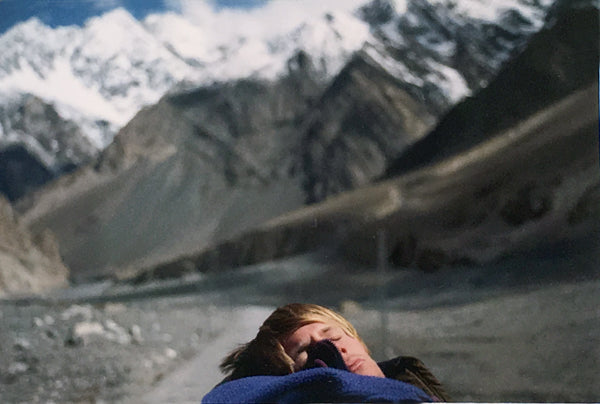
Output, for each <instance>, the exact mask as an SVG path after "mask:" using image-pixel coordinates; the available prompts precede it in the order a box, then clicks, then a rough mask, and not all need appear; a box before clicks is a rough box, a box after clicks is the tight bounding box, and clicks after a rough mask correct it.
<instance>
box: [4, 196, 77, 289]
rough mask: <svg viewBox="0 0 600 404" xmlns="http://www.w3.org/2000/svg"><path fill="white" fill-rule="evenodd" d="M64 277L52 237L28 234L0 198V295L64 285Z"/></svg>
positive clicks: (61, 263)
mask: <svg viewBox="0 0 600 404" xmlns="http://www.w3.org/2000/svg"><path fill="white" fill-rule="evenodd" d="M67 277H68V270H67V268H66V267H65V265H64V264H63V262H62V260H61V258H60V255H59V252H58V245H57V243H56V239H55V238H54V237H53V235H52V234H51V233H50V232H48V231H45V232H42V233H38V234H32V233H31V232H30V231H29V230H28V229H27V228H26V226H25V225H24V224H23V223H22V221H21V220H20V219H19V217H18V215H17V214H16V213H15V212H14V210H13V209H12V207H11V205H10V203H9V202H8V201H7V200H6V199H4V198H2V197H0V296H6V295H7V294H18V293H23V294H25V293H39V292H42V291H46V290H48V289H50V288H57V287H61V286H66V285H67Z"/></svg>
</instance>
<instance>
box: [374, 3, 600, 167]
mask: <svg viewBox="0 0 600 404" xmlns="http://www.w3.org/2000/svg"><path fill="white" fill-rule="evenodd" d="M599 35H600V33H599V31H598V10H597V9H596V8H595V7H582V8H569V9H567V10H564V11H563V12H562V14H561V17H560V18H559V19H558V20H557V21H556V22H555V23H554V24H553V25H552V26H551V28H547V29H544V30H542V31H541V32H539V33H538V34H537V35H535V36H534V37H533V39H532V40H531V42H530V44H529V46H528V47H527V49H526V50H525V51H523V52H522V54H521V55H520V56H519V57H518V58H516V59H514V60H513V61H511V62H510V63H508V64H507V65H506V66H505V67H504V68H503V69H502V70H501V72H500V73H499V74H498V76H497V77H496V79H495V80H494V81H493V82H492V83H490V85H489V86H487V87H486V88H485V89H483V90H482V91H481V92H479V93H478V94H477V95H476V96H474V97H470V98H467V99H466V100H464V101H463V102H461V103H459V104H458V105H457V106H456V107H455V108H453V109H452V111H451V112H449V113H448V114H447V115H446V116H444V117H443V118H442V119H441V120H440V122H439V123H438V125H437V127H436V128H435V129H434V130H433V131H431V132H430V133H429V134H427V136H425V137H423V138H422V139H421V140H419V141H418V142H416V143H415V144H414V145H412V146H411V147H410V148H408V149H407V150H405V151H404V152H403V153H402V154H401V155H400V157H398V158H397V159H396V160H395V161H393V162H392V163H391V165H390V167H389V169H388V171H387V174H386V175H385V177H386V178H391V177H393V176H395V175H398V174H401V173H404V172H407V171H408V170H411V169H414V168H417V167H423V166H426V165H428V164H430V163H432V162H437V161H440V160H441V159H443V158H446V157H448V156H451V155H453V154H455V153H459V152H462V151H464V150H467V149H468V148H469V147H472V146H473V145H475V144H477V143H479V142H481V141H482V140H484V139H486V138H488V137H489V136H490V135H491V134H493V133H497V132H499V131H501V130H505V129H507V128H509V127H511V126H513V125H514V123H515V122H518V121H519V120H521V119H523V118H525V117H527V116H529V115H530V114H532V113H533V112H535V111H538V110H540V109H542V108H544V107H546V106H548V105H550V104H552V103H554V102H556V101H557V100H559V99H560V98H562V97H564V96H566V95H568V94H570V93H571V92H573V91H575V90H577V89H579V88H582V87H584V86H586V85H588V84H590V83H593V82H597V81H598V38H599Z"/></svg>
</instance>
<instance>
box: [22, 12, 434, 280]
mask: <svg viewBox="0 0 600 404" xmlns="http://www.w3.org/2000/svg"><path fill="white" fill-rule="evenodd" d="M437 25H439V24H437ZM437 25H436V26H437ZM418 32H419V33H422V31H421V30H418ZM372 55H373V53H372V52H370V51H368V50H365V51H364V52H361V53H358V54H356V56H355V57H354V58H353V59H352V61H351V62H350V63H349V64H348V65H347V66H346V67H345V68H344V69H343V70H342V71H341V72H340V74H339V75H338V76H336V78H335V79H334V80H333V81H331V83H330V84H329V85H328V86H327V87H326V89H325V90H324V91H323V90H322V88H323V87H322V80H321V75H320V70H319V68H318V67H316V65H318V63H315V61H314V59H312V58H311V57H310V56H309V55H307V54H306V53H305V52H300V53H298V54H296V55H295V57H294V58H292V59H290V60H289V62H288V64H287V66H286V68H287V73H286V75H285V76H282V77H281V78H279V79H278V80H276V81H258V80H241V81H238V82H235V83H229V84H228V83H221V84H214V85H213V86H208V87H201V88H198V89H190V90H187V91H185V92H182V93H178V94H175V93H174V94H171V95H168V96H166V97H164V98H163V99H162V100H161V102H159V103H158V104H156V105H155V106H152V107H148V108H145V109H144V110H142V111H141V112H140V113H139V114H137V116H136V117H135V118H134V119H133V120H132V121H131V122H130V123H129V124H128V125H127V126H126V127H125V128H123V130H122V131H121V132H120V134H119V135H118V136H117V137H116V139H115V141H114V142H113V144H112V145H111V146H109V147H108V148H107V149H106V150H105V152H103V153H102V155H101V156H100V158H99V159H98V161H97V163H96V164H95V165H94V166H90V167H88V168H86V169H84V170H80V171H78V172H76V173H74V174H72V175H70V176H67V177H65V178H63V179H62V180H60V181H58V182H57V183H56V184H54V185H53V186H52V187H49V188H48V189H46V190H44V192H42V193H39V194H36V195H35V196H34V197H31V198H27V199H26V200H24V201H22V202H21V203H20V204H19V208H20V209H22V210H23V211H24V212H25V219H26V221H27V223H29V224H30V225H31V226H32V227H33V228H34V229H41V228H44V227H49V228H51V229H52V230H53V231H54V232H55V233H56V234H57V237H58V238H59V240H60V245H61V253H62V255H63V257H64V259H65V261H66V262H67V263H68V265H69V266H70V268H72V269H73V273H74V277H75V278H76V279H77V278H78V277H79V278H80V279H90V278H93V277H97V276H106V275H108V274H113V273H115V272H117V273H119V274H120V276H125V274H135V273H136V272H138V271H139V270H140V268H149V267H153V266H154V265H156V263H158V262H169V261H172V260H174V259H176V258H177V257H178V256H181V255H188V254H195V253H196V252H197V251H200V250H202V249H203V248H207V247H209V246H213V245H217V244H219V243H221V242H222V241H224V240H227V239H231V238H234V237H237V236H238V235H239V234H241V233H243V232H245V231H246V230H250V229H251V228H252V227H253V226H256V225H258V224H260V223H261V222H263V221H265V220H268V219H271V218H273V217H275V216H277V215H279V214H282V213H285V212H288V211H290V210H292V209H295V208H298V207H300V206H302V205H303V204H304V203H306V202H307V201H308V202H312V201H316V200H321V199H323V198H325V197H327V196H328V195H331V194H333V193H336V192H340V191H342V190H345V189H349V188H352V187H356V186H358V185H362V184H365V183H368V182H369V181H370V180H372V179H373V178H377V177H378V176H380V175H382V174H383V173H384V171H385V169H386V167H387V165H388V164H389V161H391V160H392V159H393V158H395V156H396V155H397V154H398V153H400V152H401V151H402V150H403V149H404V148H405V147H406V146H408V145H409V144H411V143H412V142H414V141H415V140H417V139H418V138H419V137H420V136H422V135H424V134H425V132H426V130H427V129H428V127H429V126H430V125H431V124H432V123H433V122H435V119H436V115H435V111H436V110H437V111H439V110H440V109H441V107H439V108H438V107H436V108H431V107H430V105H431V104H429V103H426V102H425V101H424V100H425V99H426V98H427V97H426V96H425V95H423V96H422V97H420V96H418V95H417V94H416V93H415V92H414V91H411V90H410V88H409V87H408V86H407V84H406V83H407V82H406V80H400V79H399V78H398V75H397V74H392V73H391V72H390V69H389V68H386V66H385V65H382V62H381V60H380V59H379V60H378V59H375V58H374V57H372ZM395 66H397V67H398V66H401V64H399V63H398V64H396V65H395ZM396 73H398V72H397V71H396ZM425 76H427V75H425ZM339 231H340V232H341V231H342V230H339ZM242 254H244V253H242ZM233 259H234V260H235V257H233Z"/></svg>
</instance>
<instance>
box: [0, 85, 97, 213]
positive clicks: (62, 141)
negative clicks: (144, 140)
mask: <svg viewBox="0 0 600 404" xmlns="http://www.w3.org/2000/svg"><path fill="white" fill-rule="evenodd" d="M0 127H1V128H2V129H1V131H2V132H5V133H6V134H5V135H4V136H0V194H3V195H5V196H6V197H7V198H8V199H9V200H10V201H16V200H17V199H19V198H21V197H22V196H23V195H25V194H26V193H27V192H29V191H31V190H33V189H36V188H38V187H40V186H41V185H43V184H45V183H47V182H48V181H50V180H51V179H54V178H56V177H58V176H60V175H62V174H65V173H68V172H70V171H72V170H74V169H75V168H76V167H78V166H81V165H84V164H85V163H87V162H89V161H91V160H92V158H93V157H95V155H96V149H95V147H93V146H92V145H91V144H90V142H89V141H88V140H87V139H86V138H84V137H83V136H82V134H81V130H80V129H79V127H78V126H77V125H76V124H75V123H74V122H72V121H69V120H67V119H63V118H62V117H61V116H60V115H59V114H58V113H57V112H56V110H55V109H54V107H53V106H52V105H50V104H47V103H45V102H44V101H42V100H41V99H39V98H37V97H34V96H31V95H24V96H21V97H16V98H15V99H14V100H13V101H12V102H9V103H5V104H3V105H0ZM3 134H4V133H3Z"/></svg>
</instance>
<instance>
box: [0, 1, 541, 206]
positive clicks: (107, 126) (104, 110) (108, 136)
mask: <svg viewBox="0 0 600 404" xmlns="http://www.w3.org/2000/svg"><path fill="white" fill-rule="evenodd" d="M551 4H552V1H550V0H545V1H539V2H537V1H536V2H530V1H524V0H511V1H509V2H503V3H499V4H498V5H494V6H493V7H490V6H484V5H482V4H480V1H475V2H474V1H472V0H468V1H466V0H463V1H460V2H455V1H448V0H443V1H442V0H440V1H436V2H433V3H432V2H426V1H422V0H410V1H406V2H404V1H391V0H376V1H373V2H368V3H367V2H365V4H364V6H362V7H360V8H358V9H357V10H355V11H354V12H353V13H352V12H348V11H344V10H331V11H330V12H328V13H325V14H324V15H322V16H321V17H320V18H317V19H315V20H307V21H303V22H302V23H300V24H299V25H298V26H294V27H291V28H290V29H289V30H284V31H282V30H275V31H273V32H272V33H263V35H262V36H259V37H251V36H249V34H248V32H245V31H243V30H242V28H240V31H239V32H237V31H235V30H234V31H232V32H233V33H232V34H231V35H222V36H219V35H214V32H213V31H211V30H213V28H214V27H213V26H212V25H211V24H210V21H208V20H207V21H204V23H205V24H204V25H194V24H192V23H190V21H188V20H185V19H184V18H183V17H181V16H178V15H175V14H163V15H151V16H148V17H147V18H146V19H145V20H144V21H141V22H140V21H137V20H135V19H134V18H133V17H132V16H131V15H129V14H128V13H127V12H126V11H125V10H123V9H117V10H114V11H112V12H109V13H107V14H105V15H103V16H100V17H95V18H92V19H90V20H89V21H88V22H87V23H86V24H85V25H84V26H83V27H75V26H70V27H59V28H56V29H52V28H50V27H48V26H45V25H44V24H42V23H41V22H40V21H38V20H36V19H31V20H29V21H27V22H25V23H22V24H19V25H17V26H15V27H13V28H12V29H11V30H9V31H7V32H6V33H5V34H3V35H2V36H1V37H0V48H2V49H6V50H7V51H6V52H3V53H2V55H0V105H5V107H3V108H0V123H1V124H2V129H1V130H0V139H2V144H3V146H2V147H3V148H4V147H13V146H15V145H16V146H18V147H21V148H22V149H23V150H22V151H23V152H24V151H27V155H25V156H24V157H23V160H22V162H20V163H16V164H21V165H24V166H26V165H27V162H28V161H31V160H39V161H41V162H42V164H43V165H44V166H45V167H44V168H45V169H46V170H47V171H49V172H50V173H52V175H51V177H50V178H55V177H56V176H59V175H62V174H63V173H64V172H65V171H64V170H57V168H56V167H55V166H52V165H48V163H47V157H48V156H54V155H62V156H63V157H64V156H67V157H68V158H69V161H67V162H65V164H66V165H67V166H80V165H81V164H84V162H86V161H88V159H89V156H90V151H89V148H90V144H91V145H92V147H93V149H94V150H93V152H94V153H92V154H95V153H97V152H98V151H100V150H102V149H103V148H104V147H105V146H106V145H107V144H109V143H110V141H111V140H112V138H113V136H114V134H115V133H116V132H117V130H118V129H119V128H121V127H122V126H123V125H124V124H125V123H126V122H128V121H129V119H131V118H132V117H133V115H134V114H135V113H136V112H137V111H138V110H139V109H140V108H142V107H143V106H145V105H149V104H152V103H155V102H156V101H158V99H159V98H160V97H161V96H162V95H164V94H165V93H166V92H168V91H169V90H176V89H179V90H181V89H186V88H187V89H190V88H192V87H194V86H198V85H208V84H211V83H214V82H227V81H229V80H237V79H240V78H248V77H252V78H258V79H264V80H275V79H277V77H279V76H281V75H285V74H286V72H287V64H288V63H289V60H290V59H292V58H293V57H294V55H295V54H297V53H298V52H299V51H302V52H304V53H306V54H307V55H309V56H310V58H311V60H312V61H313V63H314V68H315V72H316V73H317V74H318V78H319V80H320V81H321V82H326V81H328V80H330V79H331V78H333V77H334V76H336V75H337V74H338V72H339V71H340V69H341V68H342V67H343V66H344V65H345V64H346V62H347V61H348V60H349V58H350V57H351V56H352V54H353V53H354V52H355V51H357V50H359V49H361V48H364V49H365V52H367V53H368V55H369V57H370V58H371V59H372V60H376V61H377V63H378V64H379V65H380V66H381V67H383V68H384V69H385V70H387V71H388V73H390V74H391V75H393V76H395V77H396V78H397V79H398V80H399V81H400V82H401V83H402V87H403V90H405V91H406V92H408V93H409V94H410V95H411V96H412V97H413V98H416V99H417V100H418V101H419V103H421V104H422V105H425V107H426V108H427V109H428V111H429V113H430V114H432V115H434V116H439V114H440V113H442V112H444V111H446V110H447V109H448V108H449V106H450V105H452V104H453V103H455V102H456V101H458V100H459V99H461V98H462V97H463V96H465V95H467V94H469V93H470V92H471V91H474V90H476V89H478V88H480V87H481V86H482V85H484V84H485V83H487V81H488V80H489V79H490V78H491V77H492V76H493V75H494V74H495V72H496V71H497V70H498V68H499V67H500V66H501V64H502V63H503V61H505V60H507V59H508V58H509V57H510V56H511V55H512V54H514V52H515V51H516V50H518V49H519V48H520V47H521V46H523V44H524V43H525V42H526V40H527V38H528V37H529V35H531V34H532V33H533V32H535V31H536V30H537V29H539V27H540V26H541V25H542V23H543V20H544V15H545V12H546V10H547V9H548V7H549V6H550V5H551ZM273 7H275V6H273ZM346 8H347V7H346ZM213 23H216V22H214V21H213ZM217 28H218V27H217ZM24 94H30V95H33V96H34V97H37V98H39V99H40V100H42V102H44V103H46V104H48V105H49V108H53V109H55V110H56V112H57V114H58V115H59V117H60V119H62V120H63V121H65V122H67V126H69V127H73V126H76V127H78V128H72V129H70V133H71V137H72V138H71V140H69V142H68V143H69V146H65V148H64V149H63V145H62V142H60V141H59V146H58V149H56V148H52V147H49V145H50V144H52V143H53V142H54V140H55V139H58V138H60V137H61V136H62V135H61V132H63V131H64V130H63V129H59V128H56V129H54V130H48V131H46V132H45V135H44V136H45V139H42V138H40V136H37V135H32V134H31V133H29V132H27V131H25V132H23V131H22V130H19V129H18V128H14V127H13V126H12V125H11V124H10V120H11V117H10V114H11V112H10V111H11V110H12V109H11V108H10V105H11V104H15V102H16V101H15V100H17V101H18V100H22V99H23V97H24ZM81 100H85V102H81ZM19 102H21V101H19ZM13 109H14V108H13ZM2 116H3V117H4V118H2ZM75 145H78V146H75ZM63 157H61V159H63ZM13 158H14V156H13ZM19 173H20V171H19V172H14V173H13V174H12V175H13V176H15V177H14V178H12V177H11V178H10V179H9V182H10V183H13V184H17V183H22V182H23V183H27V181H28V179H27V178H21V177H19V176H18V175H19ZM36 184H37V182H36V181H32V182H30V185H31V186H34V185H36ZM29 188H30V187H27V188H26V189H23V190H22V192H25V191H26V190H27V189H29ZM0 191H1V192H3V193H5V195H8V193H9V192H13V193H14V191H8V190H5V189H1V190H0ZM20 196H21V193H17V194H16V195H12V194H11V195H10V198H11V199H15V198H17V197H20Z"/></svg>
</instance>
